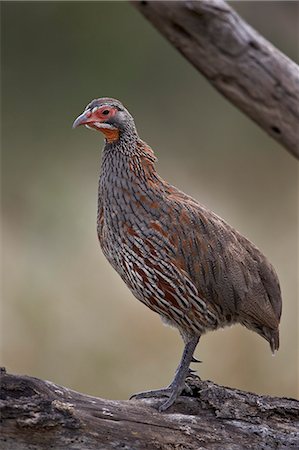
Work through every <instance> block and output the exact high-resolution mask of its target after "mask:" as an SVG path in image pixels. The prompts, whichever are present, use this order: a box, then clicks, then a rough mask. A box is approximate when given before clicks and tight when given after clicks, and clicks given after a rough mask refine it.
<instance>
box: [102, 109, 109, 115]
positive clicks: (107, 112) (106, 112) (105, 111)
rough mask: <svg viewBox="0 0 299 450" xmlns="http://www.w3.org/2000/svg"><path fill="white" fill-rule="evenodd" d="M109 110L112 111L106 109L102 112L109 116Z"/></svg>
mask: <svg viewBox="0 0 299 450" xmlns="http://www.w3.org/2000/svg"><path fill="white" fill-rule="evenodd" d="M109 112H110V111H109V109H104V111H102V114H103V115H104V116H108V114H109Z"/></svg>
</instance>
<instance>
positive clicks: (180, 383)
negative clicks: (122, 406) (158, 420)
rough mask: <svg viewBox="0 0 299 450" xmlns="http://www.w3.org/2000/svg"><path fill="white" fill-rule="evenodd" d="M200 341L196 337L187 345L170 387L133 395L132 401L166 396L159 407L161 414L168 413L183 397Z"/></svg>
mask: <svg viewBox="0 0 299 450" xmlns="http://www.w3.org/2000/svg"><path fill="white" fill-rule="evenodd" d="M198 341H199V337H195V338H193V339H192V340H191V341H189V342H187V344H186V345H185V348H184V352H183V356H182V359H181V361H180V364H179V365H178V368H177V369H176V372H175V376H174V379H173V381H172V382H171V383H170V385H169V386H168V387H166V388H164V389H157V390H153V391H145V392H139V393H138V394H134V395H132V397H130V400H131V399H136V398H137V399H138V398H150V397H161V396H166V397H168V399H167V400H166V402H165V403H163V404H162V405H161V406H160V407H159V411H160V412H162V411H166V409H168V408H169V407H170V406H171V405H173V403H174V402H175V401H176V399H177V398H178V397H179V395H181V393H182V391H183V390H184V388H185V387H186V384H185V379H186V376H187V374H188V370H189V366H190V363H191V362H192V359H193V353H194V351H195V348H196V346H197V344H198Z"/></svg>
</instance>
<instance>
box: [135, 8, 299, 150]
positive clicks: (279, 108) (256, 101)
mask: <svg viewBox="0 0 299 450" xmlns="http://www.w3.org/2000/svg"><path fill="white" fill-rule="evenodd" d="M132 4H133V5H134V6H135V7H136V8H137V9H138V10H139V11H140V12H141V13H142V14H143V15H144V16H145V17H146V18H147V19H148V20H149V21H150V22H151V23H152V24H153V25H154V26H155V27H156V28H157V29H158V30H159V31H160V32H161V33H162V34H163V35H164V36H165V37H166V38H167V39H168V40H169V41H170V42H171V43H172V44H173V45H174V46H175V47H176V48H177V49H178V50H179V51H180V52H181V53H182V54H183V55H184V56H185V57H186V59H187V60H189V61H190V62H191V63H192V64H193V65H194V66H195V68H196V69H197V70H198V71H200V72H201V73H202V74H203V75H204V76H205V77H206V78H207V79H208V81H209V82H210V83H211V84H212V85H213V86H214V87H215V88H216V89H217V90H218V91H219V92H221V93H222V94H223V95H224V96H225V97H226V98H227V99H228V100H230V101H231V102H232V103H233V104H234V105H235V106H237V108H239V109H240V110H242V111H243V112H244V113H245V114H247V115H248V116H249V117H250V118H251V119H253V120H254V121H255V122H256V123H257V124H258V125H259V126H260V127H261V128H263V129H264V130H265V131H266V132H267V133H268V134H269V135H270V136H272V137H273V138H274V139H276V140H277V141H278V142H279V143H280V144H282V145H283V146H284V147H285V148H286V149H287V150H289V152H290V153H292V154H293V155H294V156H296V157H297V158H298V157H299V67H298V66H297V65H296V64H295V63H294V62H293V61H291V60H290V59H289V58H288V57H287V56H285V55H284V54H283V53H281V52H280V51H279V50H277V49H276V48H275V47H274V46H273V45H272V44H270V43H269V42H268V41H267V40H266V39H264V38H263V37H262V36H261V35H260V34H258V33H257V32H256V31H255V30H254V29H253V28H251V27H250V26H249V25H248V24H247V23H246V22H244V20H243V19H241V17H240V16H238V14H237V13H236V12H235V11H234V10H233V9H232V8H231V7H230V6H229V5H228V4H227V3H226V2H225V1H223V0H200V1H186V0H184V1H182V0H181V1H177V2H170V1H137V2H136V1H134V2H132Z"/></svg>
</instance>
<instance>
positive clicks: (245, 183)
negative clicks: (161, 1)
mask: <svg viewBox="0 0 299 450" xmlns="http://www.w3.org/2000/svg"><path fill="white" fill-rule="evenodd" d="M232 6H233V7H234V8H235V9H237V10H238V11H239V13H240V14H241V15H242V16H243V17H244V18H245V19H246V20H248V22H249V23H250V24H251V25H253V26H254V27H255V28H256V29H257V30H259V31H260V32H261V33H262V34H263V35H264V36H265V37H266V38H268V39H269V40H270V41H271V42H273V43H274V44H275V45H276V46H277V47H278V48H279V49H280V50H281V51H283V52H284V53H286V54H287V55H288V56H289V57H291V58H292V59H294V60H297V61H298V42H297V29H298V28H297V27H298V2H234V3H232ZM1 10H2V11H1V12H2V14H1V20H2V219H3V220H2V238H3V239H2V242H3V252H2V253H3V276H2V279H3V290H2V292H3V296H2V297H3V299H4V302H3V308H2V332H1V337H2V365H5V366H6V367H7V369H8V370H9V371H11V372H16V373H26V374H30V375H34V376H38V377H41V378H45V379H49V380H52V381H54V382H56V383H60V384H63V385H66V386H69V387H71V388H73V389H76V390H80V391H83V392H86V393H89V394H94V395H97V396H102V397H109V398H127V397H128V396H129V395H130V394H131V393H133V392H136V391H140V390H144V389H149V388H158V387H160V386H164V385H166V384H168V383H169V382H170V380H171V379H172V376H173V372H174V369H175V367H176V365H177V363H178V361H179V358H180V356H181V352H182V348H183V344H182V341H181V338H180V336H179V334H178V333H177V331H175V330H173V329H170V328H167V327H165V326H163V325H162V323H161V321H160V319H159V317H158V316H157V315H155V314H154V313H152V312H151V311H150V310H148V309H147V308H146V307H145V306H143V305H142V304H140V303H139V302H138V301H137V300H135V299H134V298H133V296H132V295H131V293H130V292H129V290H128V289H127V287H126V286H125V285H124V283H123V282H122V281H121V279H120V278H119V277H118V275H117V274H116V273H115V272H114V271H113V269H112V268H111V267H110V266H109V264H108V262H107V261H106V260H105V259H104V257H103V255H102V253H101V251H100V248H99V245H98V242H97V237H96V225H95V221H96V201H97V179H98V172H99V164H100V149H101V147H102V145H103V139H102V136H101V135H100V133H96V132H91V131H88V130H86V129H83V128H80V129H78V130H72V129H71V125H72V121H73V120H74V118H75V117H76V116H77V115H78V114H79V113H81V111H82V110H83V108H84V107H85V105H86V104H87V103H88V102H89V101H90V100H91V99H93V98H95V97H100V96H112V97H116V98H119V99H120V100H121V101H122V102H123V103H124V104H125V105H126V106H127V107H128V108H129V110H130V111H131V113H132V114H133V115H134V117H135V119H136V124H137V127H138V130H139V132H140V135H141V137H142V138H143V139H144V140H145V141H147V142H148V143H149V144H150V145H151V146H152V147H153V149H154V150H155V151H156V154H157V156H158V158H159V163H158V169H159V172H160V173H161V175H162V176H163V177H164V178H166V179H167V180H169V181H170V182H172V183H174V184H175V185H176V186H178V187H179V188H181V189H183V190H184V191H185V192H187V193H189V194H191V195H192V196H194V197H195V198H196V199H198V200H200V201H201V202H202V203H203V204H205V205H206V206H208V207H209V208H211V209H212V210H214V211H215V212H216V213H217V214H219V215H220V216H222V217H223V218H224V219H226V220H227V221H228V222H229V223H230V224H231V225H233V226H234V227H236V228H237V229H238V230H240V231H241V232H242V233H243V234H244V235H246V236H247V237H248V238H250V239H251V240H252V241H253V242H255V243H256V244H257V245H258V246H259V247H260V249H261V250H262V251H263V252H264V253H265V254H266V255H267V256H268V258H269V259H270V260H271V262H272V263H273V264H274V266H275V267H276V269H277V272H278V275H279V277H280V280H281V285H282V292H283V316H282V322H281V348H280V350H279V352H278V354H277V355H276V356H275V357H274V358H273V357H272V355H271V352H270V349H269V346H268V344H267V343H266V342H265V341H264V340H263V339H261V338H260V337H258V336H257V335H255V334H254V333H251V332H249V331H248V330H246V329H244V328H242V327H241V326H234V327H232V328H227V329H224V330H220V331H217V332H214V333H209V334H208V335H205V336H204V337H203V338H202V339H201V342H200V344H199V346H198V348H197V351H196V355H197V357H199V358H200V359H201V360H203V364H201V365H200V368H199V370H200V375H201V376H202V377H203V378H204V379H207V378H208V379H211V380H214V381H215V382H219V383H223V384H225V385H229V386H235V387H239V388H241V389H248V390H252V391H256V392H258V393H267V394H273V395H278V396H296V395H297V379H298V364H297V363H298V334H297V329H298V323H297V275H298V265H297V244H298V235H297V232H298V221H297V220H298V216H297V212H298V209H297V208H298V203H297V198H298V182H297V181H298V179H297V163H296V161H295V159H294V158H293V157H292V156H291V155H290V154H289V153H287V152H286V151H285V150H284V149H283V148H282V147H280V146H279V145H278V144H277V143H276V142H274V141H273V140H272V139H271V138H270V137H268V136H267V135H266V134H264V132H262V131H261V130H260V129H259V128H258V127H257V126H256V125H255V124H253V123H252V122H251V121H250V120H249V119H247V118H246V117H245V116H244V115H243V114H242V113H240V112H239V111H238V110H237V109H236V108H235V107H233V106H232V105H231V104H230V103H229V102H228V101H226V100H225V99H224V98H223V97H221V96H220V95H219V94H218V93H217V92H216V91H214V90H213V89H212V87H211V86H210V85H209V84H208V83H207V82H206V80H205V79H204V78H202V77H201V75H199V74H198V73H197V72H196V70H195V69H194V68H193V67H192V66H191V65H190V64H188V63H187V62H186V60H184V58H183V57H182V56H181V55H180V54H179V53H178V52H177V51H176V50H174V49H173V48H172V47H171V45H170V44H169V43H168V42H166V40H164V38H163V37H161V36H160V35H159V34H158V32H156V31H155V29H154V28H152V26H151V25H150V24H149V23H148V22H147V21H146V20H145V19H144V18H143V17H142V16H141V15H139V13H138V12H137V11H136V10H135V9H134V8H133V7H132V6H131V5H130V4H127V3H124V2H110V3H105V2H2V4H1Z"/></svg>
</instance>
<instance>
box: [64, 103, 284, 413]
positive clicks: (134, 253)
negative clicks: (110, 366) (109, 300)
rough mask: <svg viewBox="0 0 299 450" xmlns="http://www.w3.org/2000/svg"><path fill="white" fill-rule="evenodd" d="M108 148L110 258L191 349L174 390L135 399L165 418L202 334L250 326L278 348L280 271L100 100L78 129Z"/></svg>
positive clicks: (101, 223)
mask: <svg viewBox="0 0 299 450" xmlns="http://www.w3.org/2000/svg"><path fill="white" fill-rule="evenodd" d="M80 125H85V126H86V127H87V128H89V129H93V130H96V131H100V132H101V133H102V134H103V135H104V139H105V143H104V147H103V151H102V162H101V170H100V179H99V187H98V209H97V234H98V239H99V243H100V246H101V249H102V251H103V254H104V255H105V257H106V258H107V260H108V261H109V263H110V264H111V266H112V267H113V268H114V269H115V270H116V272H117V273H118V274H119V275H120V277H121V278H122V280H123V281H124V282H125V283H126V285H127V286H128V287H129V289H130V290H131V292H132V293H133V295H134V296H135V297H136V298H137V299H138V300H139V301H140V302H142V303H143V304H144V305H146V306H147V307H148V308H150V309H151V310H152V311H154V312H155V313H157V314H159V315H160V317H161V319H162V321H163V322H164V323H166V324H168V325H170V326H172V327H175V328H177V329H178V331H179V333H180V335H181V337H182V339H183V342H184V351H183V354H182V358H181V360H180V363H179V365H178V367H177V369H176V372H175V375H174V378H173V380H172V382H171V383H170V384H169V386H167V387H165V388H162V389H158V390H150V391H145V392H141V393H137V394H134V395H133V396H132V397H131V398H133V399H140V398H148V397H157V398H161V397H162V400H163V402H162V403H161V405H160V406H159V411H160V412H163V411H166V410H167V409H168V408H170V406H172V405H173V404H174V403H175V401H176V400H177V399H178V397H179V396H180V395H181V394H182V392H183V391H184V390H185V389H188V386H187V385H186V378H187V377H188V375H189V374H190V373H191V372H190V371H191V369H190V364H191V362H195V361H197V360H196V359H195V358H194V356H193V355H194V351H195V349H196V347H197V344H198V342H199V339H200V337H201V336H202V335H203V334H205V333H206V332H208V331H212V330H217V329H219V328H223V327H225V326H230V325H233V324H241V325H243V326H245V327H246V328H247V329H249V330H252V331H254V332H255V333H257V334H258V335H260V336H261V337H263V338H264V339H265V340H266V341H268V343H269V344H270V348H271V350H272V353H274V351H275V350H278V348H279V323H280V318H281V309H282V299H281V289H280V285H279V280H278V277H277V274H276V272H275V269H274V268H273V266H272V265H271V264H270V262H269V261H268V260H267V258H266V257H265V256H264V255H263V254H262V252H261V251H260V250H259V249H258V248H257V247H256V246H255V245H254V244H253V243H251V242H250V241H249V240H248V239H247V238H245V237H244V236H242V235H241V234H240V233H239V232H238V231H236V230H235V229H234V228H233V227H231V226H230V225H229V224H228V223H226V222H225V221H224V220H223V219H222V218H220V217H219V216H218V215H216V214H215V213H214V212H212V211H210V210H209V209H208V208H206V207H205V206H203V205H202V204H200V203H199V202H198V201H197V200H195V199H193V198H192V197H191V196H189V195H187V194H185V193H184V192H182V191H181V190H179V189H177V188H176V187H174V186H172V185H171V184H170V183H168V182H167V181H165V180H164V179H163V178H162V177H161V176H160V175H159V174H158V172H157V170H156V162H157V159H156V156H155V154H154V151H153V150H152V148H151V147H150V146H149V145H148V144H147V143H145V142H144V141H143V140H142V139H141V138H140V137H139V134H138V132H137V128H136V125H135V121H134V118H133V117H132V115H131V114H130V113H129V111H128V110H127V109H126V108H125V107H124V106H123V105H122V103H121V102H120V101H119V100H116V99H113V98H109V97H102V98H98V99H95V100H92V101H91V102H90V103H89V104H88V105H87V106H86V108H85V110H84V111H83V113H82V114H80V115H79V116H78V117H77V118H76V120H75V121H74V123H73V128H77V127H78V126H80Z"/></svg>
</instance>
